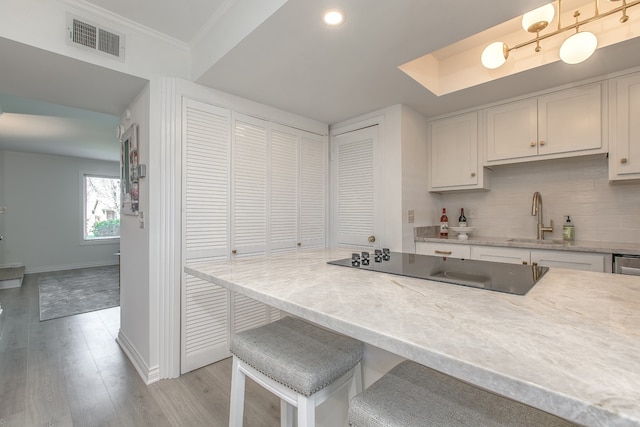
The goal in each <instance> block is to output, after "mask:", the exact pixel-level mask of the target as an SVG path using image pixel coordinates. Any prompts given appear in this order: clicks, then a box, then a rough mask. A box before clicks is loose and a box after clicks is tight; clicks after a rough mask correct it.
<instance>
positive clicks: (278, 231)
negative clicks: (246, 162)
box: [269, 124, 300, 252]
mask: <svg viewBox="0 0 640 427" xmlns="http://www.w3.org/2000/svg"><path fill="white" fill-rule="evenodd" d="M299 133H300V132H299V131H297V130H296V129H292V128H288V127H286V126H281V125H277V124H272V125H271V138H270V150H269V160H270V164H269V169H270V172H271V173H270V197H269V250H270V251H271V252H284V251H292V250H295V249H296V248H297V247H298V246H297V243H298V227H299V225H298V141H299V139H300V137H299Z"/></svg>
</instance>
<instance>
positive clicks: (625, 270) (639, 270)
mask: <svg viewBox="0 0 640 427" xmlns="http://www.w3.org/2000/svg"><path fill="white" fill-rule="evenodd" d="M613 272H614V273H616V274H626V275H630V276H640V255H622V254H613Z"/></svg>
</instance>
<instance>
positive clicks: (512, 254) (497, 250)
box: [471, 246, 530, 264]
mask: <svg viewBox="0 0 640 427" xmlns="http://www.w3.org/2000/svg"><path fill="white" fill-rule="evenodd" d="M471 259H477V260H480V261H492V262H505V263H509V264H529V260H530V256H529V249H521V248H502V247H495V246H472V247H471Z"/></svg>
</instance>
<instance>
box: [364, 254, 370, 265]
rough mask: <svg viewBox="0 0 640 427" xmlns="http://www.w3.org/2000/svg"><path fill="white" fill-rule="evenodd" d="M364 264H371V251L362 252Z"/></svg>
mask: <svg viewBox="0 0 640 427" xmlns="http://www.w3.org/2000/svg"><path fill="white" fill-rule="evenodd" d="M362 265H369V252H362Z"/></svg>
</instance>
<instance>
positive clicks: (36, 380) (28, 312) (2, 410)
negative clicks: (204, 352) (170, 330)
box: [0, 274, 280, 427]
mask: <svg viewBox="0 0 640 427" xmlns="http://www.w3.org/2000/svg"><path fill="white" fill-rule="evenodd" d="M39 276H40V275H39V274H32V275H31V274H27V275H25V278H24V282H23V285H22V287H21V288H16V289H6V290H0V304H1V305H2V309H3V310H4V311H3V313H2V317H0V379H1V381H0V426H2V427H8V426H11V427H14V426H15V427H33V426H56V427H59V426H63V427H64V426H78V427H85V426H114V427H115V426H117V427H122V426H131V427H139V426H154V427H155V426H158V427H165V426H175V427H183V426H189V427H191V426H194V427H197V426H208V427H211V426H213V427H226V426H227V425H228V422H229V421H228V419H229V418H228V417H229V391H230V389H231V359H227V360H223V361H221V362H218V363H215V364H212V365H209V366H206V367H204V368H201V369H198V370H196V371H193V372H190V373H188V374H186V375H183V376H181V377H180V378H176V379H169V380H161V381H159V382H156V383H154V384H151V385H148V386H147V385H145V384H144V382H143V381H142V380H141V379H140V377H139V376H138V374H137V373H136V371H135V369H134V368H133V366H132V365H131V363H130V362H129V360H128V359H127V357H126V356H125V354H124V353H123V351H122V350H121V349H120V347H119V346H118V345H117V343H116V341H115V338H116V337H117V335H118V330H119V323H120V308H119V307H115V308H110V309H106V310H101V311H96V312H92V313H84V314H79V315H76V316H69V317H65V318H60V319H53V320H48V321H45V322H40V315H39V307H38V304H39V301H38V277H39ZM246 393H247V395H246V409H245V426H248V427H270V426H279V425H280V421H279V420H280V406H279V405H280V403H279V400H278V399H277V398H276V397H275V396H273V395H272V394H271V393H269V392H267V391H266V390H264V389H262V388H261V387H260V386H258V385H257V384H255V383H253V382H252V381H250V380H248V381H247V387H246Z"/></svg>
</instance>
